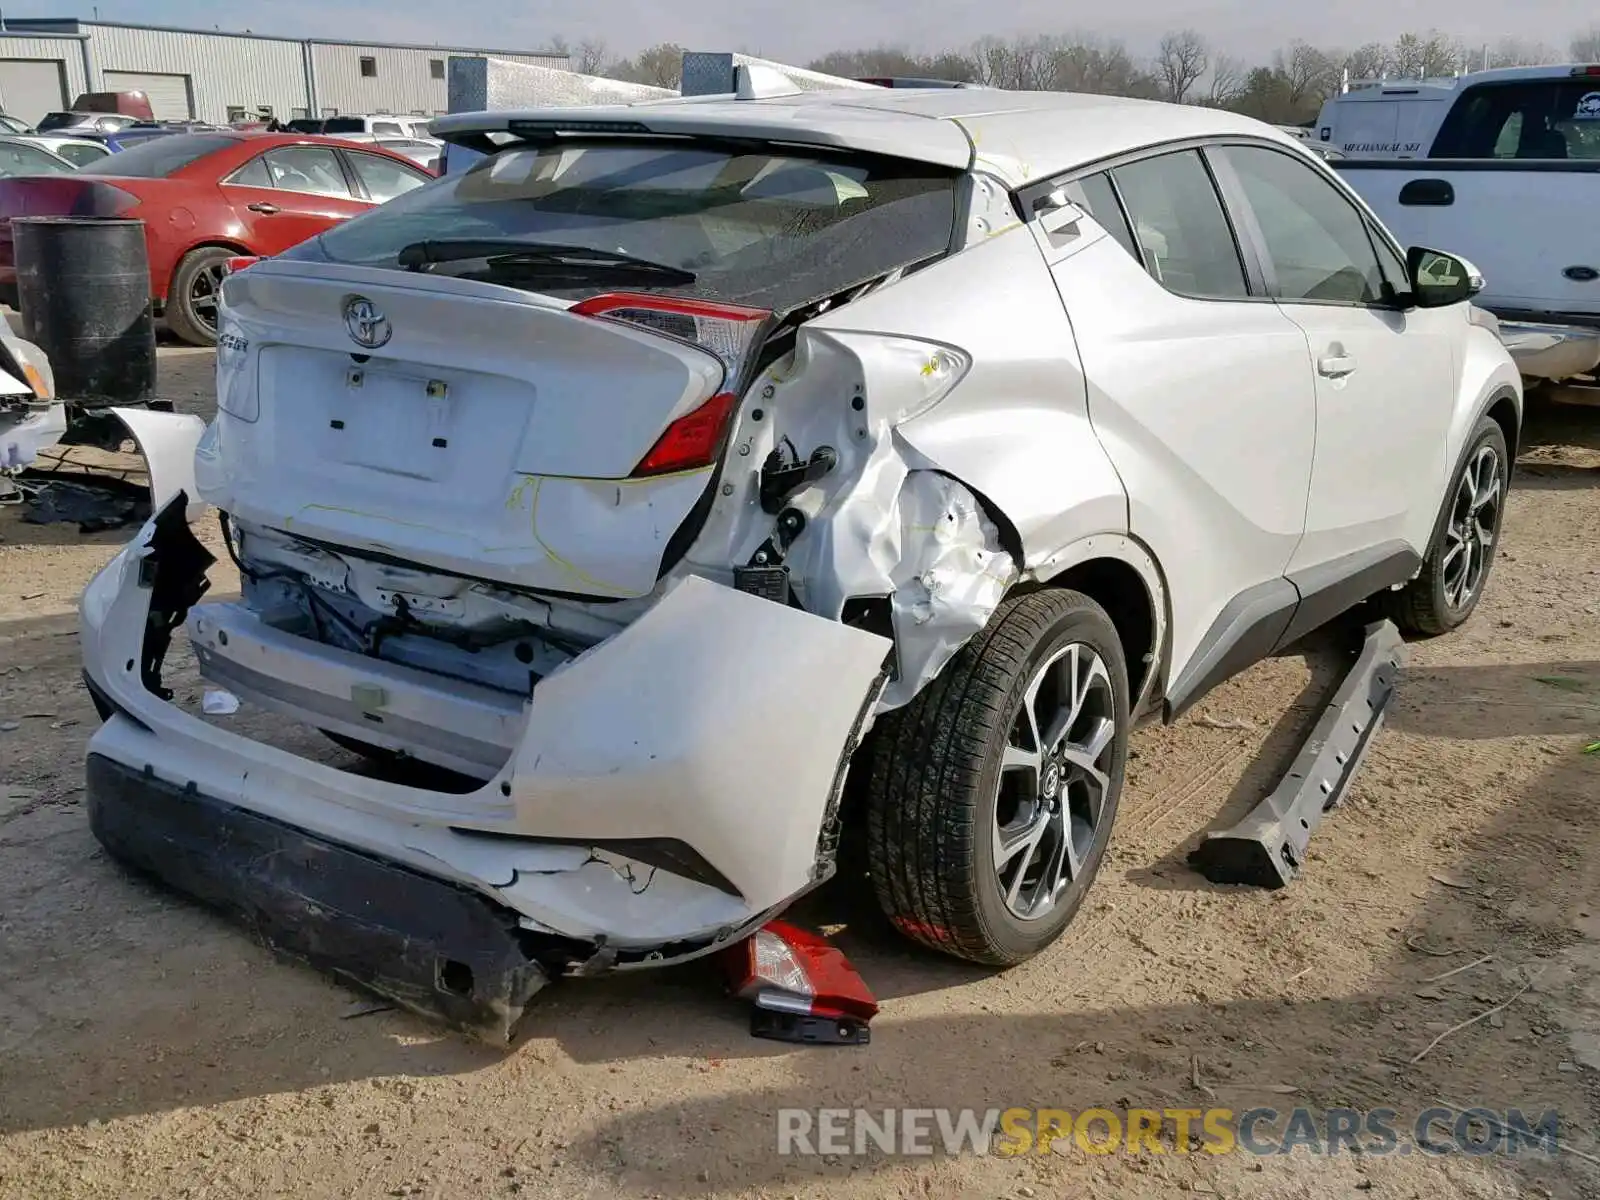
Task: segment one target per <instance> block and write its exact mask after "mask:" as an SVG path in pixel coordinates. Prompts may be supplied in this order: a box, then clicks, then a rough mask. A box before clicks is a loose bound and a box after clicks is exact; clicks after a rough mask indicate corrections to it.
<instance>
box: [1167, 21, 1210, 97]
mask: <svg viewBox="0 0 1600 1200" xmlns="http://www.w3.org/2000/svg"><path fill="white" fill-rule="evenodd" d="M1210 58H1211V56H1210V54H1209V53H1208V52H1207V50H1206V43H1205V39H1204V38H1202V37H1201V36H1200V35H1199V34H1198V33H1196V32H1195V31H1194V30H1192V29H1184V30H1181V31H1179V32H1178V33H1169V34H1167V35H1166V36H1165V37H1163V38H1162V39H1161V47H1160V49H1159V50H1157V51H1156V79H1157V80H1158V81H1159V83H1160V84H1161V98H1162V99H1163V100H1170V101H1172V102H1173V103H1174V104H1182V103H1184V102H1185V101H1186V100H1188V98H1189V93H1190V92H1192V91H1193V90H1194V85H1195V84H1197V83H1199V82H1200V80H1201V78H1202V77H1203V76H1204V75H1205V73H1206V70H1207V69H1208V68H1209V67H1210V65H1211V62H1210Z"/></svg>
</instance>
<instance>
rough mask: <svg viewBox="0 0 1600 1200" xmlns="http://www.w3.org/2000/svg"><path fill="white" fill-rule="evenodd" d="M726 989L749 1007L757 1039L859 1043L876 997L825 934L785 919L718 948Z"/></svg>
mask: <svg viewBox="0 0 1600 1200" xmlns="http://www.w3.org/2000/svg"><path fill="white" fill-rule="evenodd" d="M723 966H724V969H725V970H726V971H727V974H728V983H729V986H730V990H731V991H732V992H733V994H734V995H735V996H738V997H740V998H741V999H745V1000H749V1001H750V1002H751V1003H753V1004H754V1005H755V1012H754V1013H753V1014H752V1020H751V1025H750V1031H751V1033H753V1034H755V1035H756V1036H757V1037H771V1038H778V1039H780V1040H783V1041H799V1042H833V1043H838V1044H845V1045H864V1044H866V1043H867V1042H868V1041H870V1035H869V1033H868V1029H867V1022H869V1021H871V1020H872V1018H873V1017H875V1016H877V1014H878V1001H877V999H876V998H875V997H874V996H873V994H872V992H871V990H870V989H869V988H868V987H867V985H866V983H865V982H864V981H863V980H862V978H861V976H860V975H858V974H857V973H856V969H855V968H854V967H853V966H851V965H850V961H849V959H847V958H845V956H844V953H843V952H842V951H841V950H839V949H838V948H837V947H836V946H833V945H832V944H830V943H829V942H828V941H827V939H826V938H822V937H819V936H818V935H817V934H814V933H811V932H810V931H809V930H805V929H801V928H799V927H797V926H794V925H791V924H789V923H788V922H787V921H771V922H768V923H767V924H766V925H765V926H763V927H762V928H761V929H760V930H758V931H757V932H756V933H755V935H754V936H752V937H750V938H748V939H747V940H745V941H743V942H741V943H739V944H738V945H736V946H733V947H730V948H729V949H728V950H725V951H723Z"/></svg>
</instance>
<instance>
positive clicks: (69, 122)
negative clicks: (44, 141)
mask: <svg viewBox="0 0 1600 1200" xmlns="http://www.w3.org/2000/svg"><path fill="white" fill-rule="evenodd" d="M90 119H91V118H89V117H86V116H84V115H83V114H82V113H75V112H53V113H45V115H44V116H42V117H40V118H39V124H38V125H36V126H35V128H36V129H38V131H39V132H40V133H49V132H50V131H51V130H52V129H67V128H70V127H71V126H73V125H77V124H79V123H80V122H83V121H87V120H90Z"/></svg>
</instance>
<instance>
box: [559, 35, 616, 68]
mask: <svg viewBox="0 0 1600 1200" xmlns="http://www.w3.org/2000/svg"><path fill="white" fill-rule="evenodd" d="M569 61H570V62H571V64H572V69H573V70H574V71H576V72H578V74H580V75H599V74H602V73H603V72H604V71H605V69H606V64H607V63H608V62H610V61H611V54H610V52H609V51H608V50H607V48H606V44H605V42H604V41H603V40H601V39H600V38H585V39H584V40H583V41H581V42H579V43H578V49H577V52H576V53H573V54H572V57H571V59H570V60H569Z"/></svg>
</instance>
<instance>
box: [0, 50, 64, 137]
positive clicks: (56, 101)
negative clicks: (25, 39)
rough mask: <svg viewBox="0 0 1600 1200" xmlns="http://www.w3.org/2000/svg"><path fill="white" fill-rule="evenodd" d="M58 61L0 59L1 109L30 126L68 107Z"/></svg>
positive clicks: (52, 59) (49, 59) (60, 65)
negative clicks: (41, 118)
mask: <svg viewBox="0 0 1600 1200" xmlns="http://www.w3.org/2000/svg"><path fill="white" fill-rule="evenodd" d="M61 67H62V64H61V60H60V59H55V58H44V59H41V58H34V59H26V58H4V59H0V109H4V110H5V111H6V112H7V113H9V114H11V115H12V116H13V117H17V118H19V119H21V120H23V121H26V122H27V123H28V124H30V125H32V124H34V123H35V122H37V121H38V120H39V118H40V117H42V116H44V115H45V113H47V112H59V111H60V110H61V109H63V108H65V107H66V106H67V96H66V91H67V89H66V86H65V85H64V83H63V80H64V79H65V72H64V71H63V70H62V69H61Z"/></svg>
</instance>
